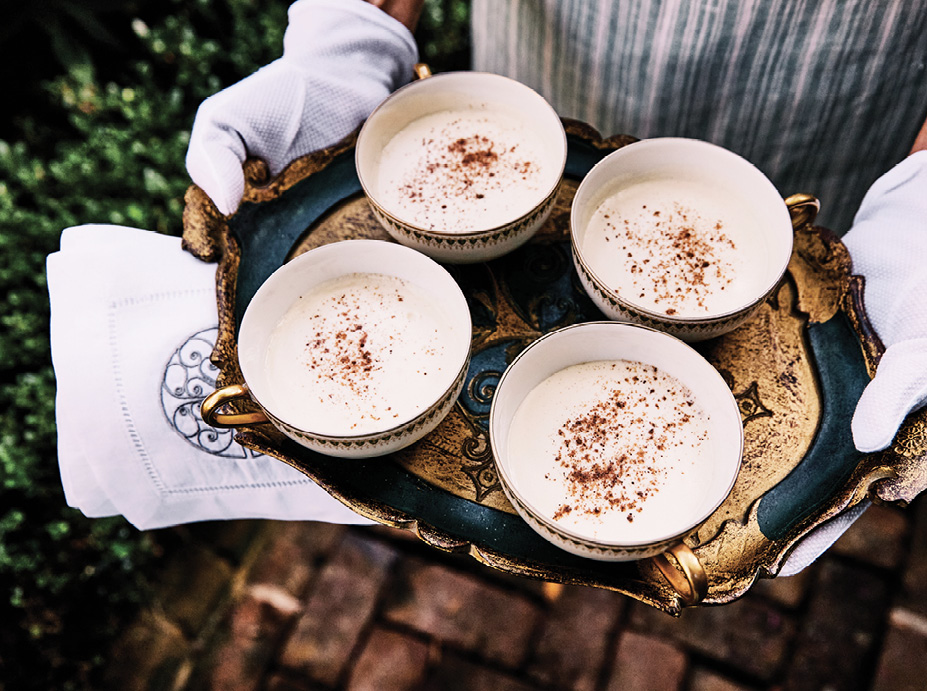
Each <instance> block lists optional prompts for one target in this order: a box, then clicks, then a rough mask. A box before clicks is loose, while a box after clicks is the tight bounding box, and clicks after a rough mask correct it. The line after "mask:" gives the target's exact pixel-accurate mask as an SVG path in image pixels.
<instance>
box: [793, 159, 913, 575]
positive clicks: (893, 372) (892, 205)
mask: <svg viewBox="0 0 927 691" xmlns="http://www.w3.org/2000/svg"><path fill="white" fill-rule="evenodd" d="M843 242H844V244H845V245H846V246H847V248H848V249H849V251H850V257H851V258H852V260H853V273H855V274H858V275H861V276H863V277H865V279H866V284H865V288H864V295H863V299H864V300H865V305H866V313H867V315H868V316H869V320H870V321H871V322H872V326H873V327H874V328H875V330H876V333H878V334H879V338H881V339H882V343H883V344H884V345H885V348H886V350H885V354H884V355H883V356H882V359H881V361H880V362H879V367H878V369H877V371H876V376H875V377H874V378H873V379H872V381H871V382H870V383H869V384H868V386H867V387H866V389H865V390H864V391H863V395H862V396H861V397H860V400H859V403H858V404H857V407H856V411H855V413H854V415H853V421H852V424H851V427H852V432H853V442H854V444H855V445H856V448H857V449H858V450H860V451H863V452H866V453H868V452H872V451H879V450H881V449H884V448H885V447H887V446H888V445H890V444H891V443H892V439H894V437H895V434H896V432H897V431H898V427H899V425H900V424H901V422H902V420H904V418H905V416H906V415H907V414H908V413H909V412H911V411H912V410H914V409H915V408H917V407H918V406H920V405H922V404H924V403H925V402H927V300H925V296H927V151H919V152H918V153H915V154H912V155H910V156H908V158H906V159H905V160H904V161H902V162H901V163H899V164H898V165H897V166H895V167H894V168H892V169H891V170H890V171H888V172H887V173H885V175H883V176H882V177H881V178H879V179H878V180H876V182H875V183H874V184H873V185H872V187H871V188H870V189H869V192H868V193H867V194H866V197H865V198H864V199H863V202H862V204H861V205H860V208H859V211H858V212H857V214H856V218H855V219H854V222H853V227H852V228H851V230H850V231H849V232H848V233H847V234H846V235H845V236H844V238H843ZM868 506H869V502H862V503H860V504H858V505H856V506H855V507H853V508H852V509H849V510H847V511H844V512H843V513H842V514H840V515H838V516H836V517H835V518H833V519H831V520H830V521H828V522H826V523H824V524H822V525H820V526H818V527H817V528H815V529H814V530H813V531H811V532H810V533H809V534H808V535H806V536H805V537H804V538H802V540H801V541H800V542H799V543H798V545H796V547H795V548H794V549H793V551H792V553H791V554H789V556H788V559H787V560H786V562H785V563H784V564H783V565H782V568H781V569H780V571H779V574H778V575H779V576H780V577H781V576H792V575H794V574H796V573H798V572H799V571H801V570H803V569H804V568H805V567H807V566H808V565H809V564H811V563H812V562H813V561H814V560H815V559H817V558H818V557H819V556H820V555H821V554H822V553H823V552H824V551H826V550H827V549H828V548H829V547H830V546H831V545H832V544H833V543H834V542H835V541H836V540H837V539H838V538H839V537H840V536H841V535H842V534H843V533H844V531H846V530H847V529H848V528H849V527H850V526H851V525H852V524H853V522H854V521H855V520H856V519H857V518H858V517H859V516H860V515H862V513H863V512H864V511H865V510H866V508H867V507H868Z"/></svg>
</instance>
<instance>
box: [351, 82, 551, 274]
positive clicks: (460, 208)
mask: <svg viewBox="0 0 927 691" xmlns="http://www.w3.org/2000/svg"><path fill="white" fill-rule="evenodd" d="M566 154H567V144H566V134H565V132H564V129H563V124H562V123H561V121H560V118H559V117H558V116H557V114H556V112H554V110H553V108H551V106H550V105H549V104H548V103H547V102H546V101H545V100H544V99H543V98H542V97H541V96H540V95H539V94H537V93H536V92H535V91H533V90H532V89H530V88H529V87H527V86H525V85H524V84H521V83H519V82H517V81H515V80H512V79H509V78H507V77H503V76H500V75H496V74H489V73H481V72H447V73H443V74H437V75H434V76H428V77H427V78H423V79H420V80H418V81H415V82H413V83H411V84H408V85H406V86H404V87H402V88H401V89H398V90H397V91H396V92H394V93H393V94H392V95H391V96H390V97H389V98H387V99H386V100H385V101H384V102H383V103H382V104H381V105H380V106H379V107H377V109H376V110H374V112H373V113H372V114H371V115H370V117H369V118H368V119H367V121H366V122H365V123H364V125H363V127H362V128H361V131H360V133H359V134H358V139H357V145H356V152H355V158H356V164H357V174H358V177H359V179H360V182H361V186H362V187H363V190H364V193H365V194H366V196H367V198H368V200H369V201H370V205H371V208H372V209H373V212H374V215H375V216H376V217H377V219H379V221H380V222H381V223H382V224H383V226H384V228H385V229H386V230H387V232H389V233H390V235H392V236H393V237H394V238H395V239H396V240H397V241H399V242H401V243H403V244H405V245H408V246H410V247H414V248H415V249H418V250H420V251H422V252H424V253H426V254H428V255H429V256H431V257H433V258H435V259H438V260H439V261H444V262H452V263H468V262H480V261H486V260H488V259H492V258H494V257H498V256H500V255H502V254H504V253H506V252H509V251H511V250H513V249H515V248H516V247H518V246H520V245H521V244H523V243H525V242H526V241H527V240H528V239H529V238H530V237H531V236H532V235H533V234H534V232H535V231H537V229H538V228H540V226H541V225H542V224H543V223H544V221H545V220H546V219H547V217H548V216H549V214H550V211H551V209H552V208H553V204H554V201H555V199H556V194H557V190H558V188H559V185H560V181H561V179H562V176H563V170H564V166H565V165H566Z"/></svg>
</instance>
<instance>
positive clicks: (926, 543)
mask: <svg viewBox="0 0 927 691" xmlns="http://www.w3.org/2000/svg"><path fill="white" fill-rule="evenodd" d="M907 510H908V511H909V512H910V514H911V516H912V518H913V524H914V525H913V530H912V531H911V533H912V534H911V541H910V553H909V555H908V560H907V564H906V565H905V569H904V574H903V577H902V592H901V594H900V596H899V597H898V601H897V604H900V605H902V606H904V607H905V608H906V609H908V610H911V611H913V612H917V613H918V614H920V615H921V616H924V617H927V496H925V495H921V496H920V497H918V498H917V500H916V501H915V503H913V504H912V505H911V506H910V507H908V509H907Z"/></svg>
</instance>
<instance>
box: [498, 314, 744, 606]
mask: <svg viewBox="0 0 927 691" xmlns="http://www.w3.org/2000/svg"><path fill="white" fill-rule="evenodd" d="M489 424H490V440H491V445H492V452H493V456H494V458H495V462H496V468H497V471H498V474H499V478H500V480H501V484H502V487H503V489H504V491H505V494H506V496H507V497H508V498H509V500H510V501H511V503H512V505H513V506H514V508H515V510H516V511H517V512H518V513H519V514H520V515H521V516H522V518H524V519H525V521H527V523H528V524H529V525H530V526H531V527H532V528H533V529H534V530H535V531H537V532H538V533H539V534H540V535H541V536H542V537H544V538H546V539H547V540H549V541H550V542H552V543H553V544H555V545H557V546H559V547H561V548H562V549H564V550H567V551H569V552H572V553H574V554H578V555H580V556H584V557H588V558H591V559H598V560H604V561H627V560H634V559H643V558H648V557H656V563H657V565H658V566H659V567H660V568H661V571H663V573H665V574H666V575H667V577H668V578H669V579H670V582H671V583H672V584H673V585H674V587H675V588H676V589H677V591H678V592H679V593H680V595H681V596H682V597H683V599H684V600H685V601H686V602H690V603H692V602H696V601H698V600H700V599H701V597H703V596H704V594H705V589H706V587H707V579H706V576H705V572H704V569H703V568H702V567H701V565H700V564H699V561H698V559H697V558H696V556H695V554H694V552H693V551H692V550H691V549H690V548H689V547H687V546H686V544H685V543H684V542H683V540H684V539H685V538H686V537H687V536H689V535H691V534H692V533H693V532H695V531H696V530H697V529H698V528H699V526H700V525H701V524H702V523H704V522H705V520H707V519H708V517H709V516H710V515H711V514H712V513H714V511H715V510H716V509H717V508H718V507H719V506H720V505H721V503H722V502H723V501H724V500H725V498H726V497H727V496H728V494H729V493H730V491H731V488H732V487H733V485H734V481H735V480H736V478H737V474H738V472H739V469H740V463H741V456H742V453H743V425H742V422H741V416H740V412H739V409H738V406H737V403H736V401H735V399H734V396H733V394H732V393H731V391H730V389H729V388H728V387H727V385H726V384H725V383H724V380H723V379H722V377H721V375H720V374H719V373H718V371H717V370H716V369H715V368H714V367H712V365H711V364H710V363H709V362H708V361H707V360H705V359H704V358H703V357H702V356H701V355H699V354H698V353H697V352H696V351H695V350H694V349H692V348H691V347H690V346H689V345H687V344H686V343H684V342H683V341H681V340H679V339H677V338H675V337H673V336H670V335H668V334H666V333H663V332H660V331H656V330H654V329H651V328H648V327H643V326H639V325H636V324H628V323H621V322H616V321H607V322H605V321H603V322H587V323H583V324H576V325H573V326H568V327H565V328H563V329H560V330H558V331H554V332H552V333H549V334H547V335H545V336H542V337H541V338H540V339H538V340H537V341H535V342H534V343H532V344H531V345H530V346H528V347H527V348H526V349H525V350H524V351H522V352H521V353H520V354H519V355H518V356H517V357H516V358H515V360H514V361H513V362H512V364H511V365H510V366H509V367H508V368H507V369H506V371H505V372H504V374H503V375H502V378H501V379H500V381H499V384H498V386H497V388H496V391H495V394H494V396H493V403H492V408H491V411H490V421H489ZM667 552H669V553H672V554H673V556H674V557H675V559H676V561H677V563H678V564H679V568H680V569H681V571H680V570H678V569H676V568H674V567H673V566H671V565H670V564H669V563H668V561H667V560H666V557H665V556H664V555H665V554H666V553H667ZM681 575H684V576H685V577H684V578H681V577H680V576H681Z"/></svg>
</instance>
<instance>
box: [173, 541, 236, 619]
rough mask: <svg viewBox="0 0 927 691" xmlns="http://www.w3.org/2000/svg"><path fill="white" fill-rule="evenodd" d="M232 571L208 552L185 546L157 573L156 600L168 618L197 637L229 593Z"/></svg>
mask: <svg viewBox="0 0 927 691" xmlns="http://www.w3.org/2000/svg"><path fill="white" fill-rule="evenodd" d="M232 575H233V569H232V567H231V565H230V564H229V562H228V561H227V560H225V559H223V558H221V557H218V556H216V555H215V554H214V553H213V552H212V551H211V550H208V549H205V548H204V547H200V546H198V545H186V546H184V547H183V548H182V549H181V550H180V551H179V552H178V553H177V554H175V555H173V556H172V557H171V559H170V560H169V562H168V565H167V567H166V569H165V570H164V571H163V572H162V573H161V574H160V578H159V587H158V594H157V598H158V601H159V602H160V605H161V607H162V608H163V609H164V612H165V613H166V614H167V616H168V618H169V619H171V620H172V621H175V622H177V623H178V624H179V625H180V626H181V627H182V628H183V630H184V632H185V633H187V634H188V635H190V636H196V635H198V634H199V633H200V632H201V631H202V629H203V627H204V625H205V624H206V622H207V620H208V619H210V618H211V617H212V616H213V614H214V613H215V612H216V610H217V609H218V608H219V604H220V602H221V601H222V600H224V598H225V597H226V596H227V595H228V593H229V586H230V583H231V579H232Z"/></svg>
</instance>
